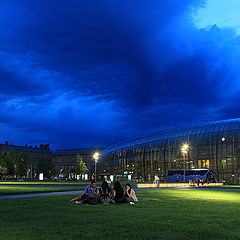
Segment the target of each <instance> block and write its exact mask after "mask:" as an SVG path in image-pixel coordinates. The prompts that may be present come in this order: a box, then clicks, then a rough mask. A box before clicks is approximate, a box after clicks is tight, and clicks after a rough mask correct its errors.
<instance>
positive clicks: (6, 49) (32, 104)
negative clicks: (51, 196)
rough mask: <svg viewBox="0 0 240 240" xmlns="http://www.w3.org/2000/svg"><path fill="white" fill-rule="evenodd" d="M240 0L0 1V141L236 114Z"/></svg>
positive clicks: (69, 142) (90, 142) (104, 141)
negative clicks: (239, 11)
mask: <svg viewBox="0 0 240 240" xmlns="http://www.w3.org/2000/svg"><path fill="white" fill-rule="evenodd" d="M239 9H240V1H239V0H164V1H159V0H91V1H82V0H68V1H64V0H63V1H59V0H58V1H56V0H51V1H49V0H48V1H47V0H36V1H29V0H2V1H1V2H0V11H1V14H0V27H1V31H0V81H1V84H0V113H1V114H0V132H1V134H0V142H1V143H4V142H5V141H9V142H12V143H13V144H15V145H24V144H33V145H35V144H40V143H50V146H51V149H52V150H54V149H56V148H77V147H91V146H101V147H106V146H110V145H113V144H116V143H118V142H120V141H124V140H128V139H131V138H134V137H137V136H143V135H145V134H149V133H152V132H156V131H159V130H161V129H166V128H172V127H181V126H186V125H189V124H193V123H200V122H205V121H212V120H222V119H229V118H238V117H240V108H239V100H240V79H239V77H240V66H239V65H240V17H239V13H238V10H239Z"/></svg>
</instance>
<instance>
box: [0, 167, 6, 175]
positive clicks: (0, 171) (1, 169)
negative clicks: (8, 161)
mask: <svg viewBox="0 0 240 240" xmlns="http://www.w3.org/2000/svg"><path fill="white" fill-rule="evenodd" d="M6 174H7V168H6V167H4V166H2V165H0V176H1V177H3V176H5V175H6Z"/></svg>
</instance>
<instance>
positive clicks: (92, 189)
mask: <svg viewBox="0 0 240 240" xmlns="http://www.w3.org/2000/svg"><path fill="white" fill-rule="evenodd" d="M99 198H100V194H99V191H98V188H97V186H96V182H95V181H94V180H92V182H91V184H90V185H88V186H87V187H86V188H85V189H84V191H83V192H82V193H81V194H80V196H78V197H75V198H73V199H71V200H70V201H71V202H73V201H76V203H78V201H83V202H84V203H90V204H97V203H98V202H99Z"/></svg>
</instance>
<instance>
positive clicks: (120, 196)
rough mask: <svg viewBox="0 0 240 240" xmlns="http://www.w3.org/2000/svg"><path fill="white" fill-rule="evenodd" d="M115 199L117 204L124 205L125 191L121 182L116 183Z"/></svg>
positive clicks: (114, 189)
mask: <svg viewBox="0 0 240 240" xmlns="http://www.w3.org/2000/svg"><path fill="white" fill-rule="evenodd" d="M113 197H114V201H115V202H116V203H122V202H124V201H125V196H124V190H123V188H122V186H121V184H120V182H119V181H117V182H115V183H114V188H113Z"/></svg>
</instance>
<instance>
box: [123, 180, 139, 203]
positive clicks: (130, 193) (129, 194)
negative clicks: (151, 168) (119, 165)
mask: <svg viewBox="0 0 240 240" xmlns="http://www.w3.org/2000/svg"><path fill="white" fill-rule="evenodd" d="M125 188H126V194H125V201H126V202H127V203H134V202H138V199H137V196H136V193H135V191H134V190H133V189H132V186H131V184H130V183H127V184H126V186H125Z"/></svg>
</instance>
